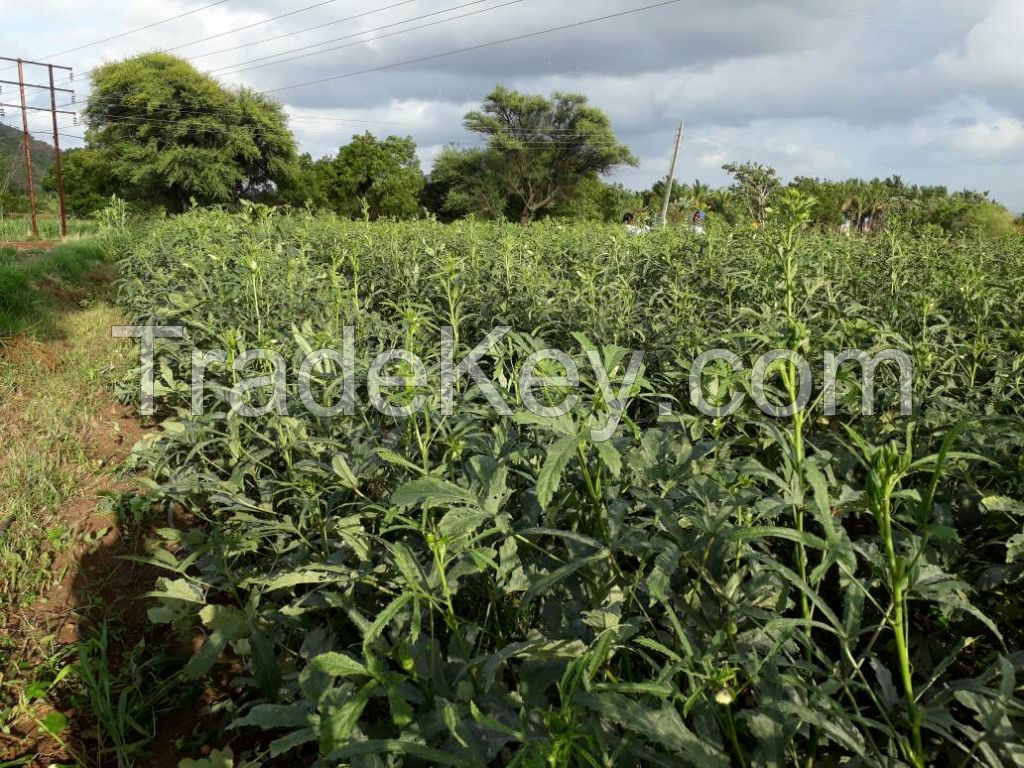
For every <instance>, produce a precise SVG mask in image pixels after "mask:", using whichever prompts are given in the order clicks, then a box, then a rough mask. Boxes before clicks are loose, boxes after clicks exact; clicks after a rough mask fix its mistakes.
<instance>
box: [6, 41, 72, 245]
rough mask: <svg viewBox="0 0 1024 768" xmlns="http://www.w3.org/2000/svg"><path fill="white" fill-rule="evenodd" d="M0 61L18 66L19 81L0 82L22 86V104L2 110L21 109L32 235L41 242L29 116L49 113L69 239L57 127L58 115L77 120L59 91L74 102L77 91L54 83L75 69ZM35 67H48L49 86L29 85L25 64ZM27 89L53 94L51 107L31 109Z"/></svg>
mask: <svg viewBox="0 0 1024 768" xmlns="http://www.w3.org/2000/svg"><path fill="white" fill-rule="evenodd" d="M0 61H10V62H14V63H16V64H17V65H18V79H17V81H14V80H0V83H3V84H6V85H16V86H18V93H19V95H20V96H21V103H20V104H6V103H4V102H0V107H14V108H16V109H20V110H21V127H22V134H23V139H22V143H23V144H24V145H25V177H26V179H27V180H28V200H29V208H30V211H31V215H32V236H33V237H34V238H35V239H36V240H38V239H39V222H38V219H37V217H36V188H35V182H34V180H33V178H32V134H31V132H30V131H29V129H28V113H29V112H30V111H31V112H49V113H50V115H51V117H52V118H53V151H54V171H55V174H56V177H57V197H58V199H59V201H60V233H61V237H62V238H64V237H67V236H68V222H67V211H66V209H65V206H64V169H63V165H62V163H61V156H60V135H59V131H58V125H57V115H71V116H72V117H77V115H76V114H75V113H74V112H68V111H66V110H61V109H57V91H61V92H62V93H69V94H71V99H72V101H74V98H75V92H74V91H72V90H70V89H69V88H57V87H56V86H55V85H54V81H53V70H55V69H62V70H64V71H66V72H71V71H72V70H71V67H62V66H60V65H59V64H46V63H44V62H41V61H25V60H23V59H12V58H8V57H7V56H0ZM26 64H28V65H30V66H35V67H46V68H47V71H48V72H49V75H50V83H49V85H36V84H34V83H26V82H25V69H24V67H25V65H26ZM26 88H39V89H41V90H44V91H49V92H50V106H49V107H48V108H46V107H30V106H28V102H27V100H26V98H25V89H26Z"/></svg>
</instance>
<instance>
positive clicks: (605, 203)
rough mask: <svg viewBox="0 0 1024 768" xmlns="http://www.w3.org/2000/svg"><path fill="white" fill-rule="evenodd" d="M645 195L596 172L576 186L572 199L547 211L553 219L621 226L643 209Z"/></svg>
mask: <svg viewBox="0 0 1024 768" xmlns="http://www.w3.org/2000/svg"><path fill="white" fill-rule="evenodd" d="M643 208H644V200H643V196H642V195H641V194H640V193H638V192H633V191H632V190H629V189H626V187H624V186H623V185H622V184H609V183H607V182H606V181H604V180H603V179H601V177H600V176H598V175H597V174H596V173H595V174H592V175H591V176H589V177H587V178H586V179H584V180H583V181H581V182H580V184H579V185H578V186H577V187H576V191H575V193H574V194H573V195H572V197H570V198H568V199H567V200H565V201H564V202H561V203H558V204H557V205H555V206H552V207H551V208H548V209H547V212H548V214H549V215H551V216H552V217H564V218H567V219H573V220H576V221H603V222H606V223H613V222H615V223H617V222H620V221H622V216H623V214H625V213H635V212H639V211H641V210H643Z"/></svg>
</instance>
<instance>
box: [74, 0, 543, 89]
mask: <svg viewBox="0 0 1024 768" xmlns="http://www.w3.org/2000/svg"><path fill="white" fill-rule="evenodd" d="M486 2H489V0H471V1H470V2H466V3H462V4H460V5H454V6H450V7H448V8H442V9H441V10H439V11H432V12H430V13H425V14H420V15H419V16H413V17H411V18H408V19H403V20H402V21H396V22H392V23H391V24H384V25H382V26H379V27H374V28H372V29H366V30H363V31H361V32H353V33H351V34H348V35H343V36H341V37H336V38H331V39H329V40H324V41H322V42H319V43H311V44H310V45H304V46H299V47H298V48H293V49H291V50H288V51H280V52H278V53H274V54H270V55H268V56H259V57H257V58H254V59H248V60H246V61H240V62H236V63H234V64H229V65H225V66H223V67H217V68H214V69H211V70H209V71H208V74H215V73H218V72H221V71H222V70H226V69H230V70H232V71H231V72H223V74H224V75H233V74H237V73H238V72H243V71H248V70H249V69H259V68H261V67H266V66H271V65H272V64H283V63H286V62H288V61H295V60H296V59H301V58H307V57H309V56H316V55H319V54H321V53H328V52H330V51H337V50H341V49H343V48H351V47H354V46H357V45H366V44H367V43H372V42H375V41H377V40H383V39H385V38H388V37H396V36H399V35H404V34H406V33H408V32H415V31H417V30H421V29H426V28H428V27H433V26H438V25H440V24H446V23H448V22H451V21H458V20H459V19H464V18H467V17H469V16H474V15H477V14H480V13H488V12H490V11H496V10H499V9H500V8H504V7H506V6H509V5H515V4H517V3H520V2H523V0H510V1H509V2H505V3H502V4H500V5H496V6H491V7H488V8H482V9H480V10H477V11H472V12H469V13H464V14H459V15H456V16H452V17H451V18H448V19H440V20H438V21H434V22H431V23H429V24H422V25H420V26H418V27H411V28H409V29H402V30H398V31H396V32H391V33H389V34H386V35H378V36H377V37H372V38H368V39H366V40H357V41H354V42H352V43H348V44H346V45H341V46H336V47H334V48H329V49H325V50H323V51H313V52H311V53H306V54H302V55H299V56H294V57H291V58H286V59H280V60H278V61H271V62H268V63H266V64H257V65H256V66H253V67H247V66H246V65H248V64H254V63H255V62H260V61H267V59H277V58H278V57H281V56H288V54H291V53H295V52H296V51H304V50H308V49H310V48H317V47H320V46H323V45H328V44H330V43H335V42H338V41H340V40H350V39H352V38H354V37H359V36H361V35H368V34H370V33H372V32H379V31H381V30H384V29H390V28H391V27H396V26H399V25H401V24H409V23H411V22H414V21H420V20H422V19H426V18H430V17H432V16H438V15H440V14H442V13H450V12H451V11H457V10H460V9H462V8H468V7H469V6H473V5H480V4H481V3H486ZM404 4H405V3H397V4H396V5H404ZM393 7H395V5H391V6H385V7H384V8H378V9H376V10H373V11H367V12H366V13H363V14H358V15H357V16H352V17H349V19H340V20H339V21H348V20H351V19H355V18H360V17H363V16H368V15H370V14H373V13H378V12H380V11H382V10H387V9H389V8H393ZM331 23H336V22H331ZM321 26H327V25H321ZM286 36H287V35H282V36H280V37H286ZM275 39H277V38H270V39H269V40H261V41H256V42H255V43H251V44H247V45H243V46H236V47H235V48H229V49H225V50H224V51H214V52H213V53H210V54H201V55H199V56H194V57H192V58H189V59H188V61H194V60H195V59H199V58H203V57H204V56H208V55H214V54H215V53H224V52H226V51H230V50H235V49H237V48H245V47H249V45H262V44H263V43H266V42H271V41H273V40H275ZM236 68H240V69H236ZM92 71H95V70H92ZM83 100H84V99H76V100H75V101H71V102H68V103H67V104H64V105H62V106H65V107H67V106H71V105H73V104H78V103H81V102H82V101H83ZM100 103H103V102H102V101H101V102H100Z"/></svg>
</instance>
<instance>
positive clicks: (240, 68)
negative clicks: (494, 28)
mask: <svg viewBox="0 0 1024 768" xmlns="http://www.w3.org/2000/svg"><path fill="white" fill-rule="evenodd" d="M488 1H489V0H471V2H468V3H462V4H460V5H454V6H451V7H450V8H442V9H441V10H439V11H433V12H431V13H424V14H422V15H420V16H413V17H412V18H410V19H403V20H402V21H396V22H393V23H391V24H384V25H383V26H380V27H374V28H373V29H366V30H363V31H362V32H353V33H352V34H348V35H342V36H341V37H335V38H331V39H330V40H324V41H323V42H320V43H311V44H309V45H302V46H299V47H298V48H292V49H291V50H289V51H281V52H279V53H273V54H270V55H268V56H260V57H258V58H255V59H249V60H248V61H240V62H238V63H236V64H228V65H225V66H223V67H217V68H215V69H211V70H210V72H211V73H216V72H221V71H222V70H225V69H229V70H231V71H230V72H224V74H225V75H235V74H238V73H239V72H248V71H249V70H251V69H260V68H262V67H268V66H270V65H272V64H284V63H286V62H289V61H296V60H298V59H305V58H308V57H310V56H318V55H320V54H322V53H330V52H331V51H340V50H341V49H343V48H351V47H352V46H355V45H365V44H366V43H372V42H375V41H377V40H383V39H384V38H387V37H395V36H396V35H404V34H406V33H408V32H415V31H417V30H420V29H427V28H428V27H434V26H437V25H439V24H446V23H448V22H449V21H456V20H458V19H464V18H466V17H468V16H475V15H476V14H479V13H488V12H490V11H496V10H498V9H499V8H504V7H506V6H508V5H515V4H516V3H520V2H522V1H523V0H512V1H511V2H507V3H502V4H500V5H495V6H491V7H489V8H481V9H480V10H477V11H472V12H470V13H463V14H460V15H458V16H452V17H451V18H450V19H440V20H439V21H433V22H431V23H429V24H422V25H420V26H418V27H411V28H409V29H401V30H398V31H397V32H391V33H389V34H386V35H378V36H377V37H373V38H370V39H368V40H357V41H356V42H354V43H349V44H347V45H339V46H336V47H333V48H325V49H324V50H322V51H312V52H310V53H304V54H301V55H299V56H290V57H289V58H286V59H281V60H279V61H271V62H268V63H267V64H257V65H256V66H252V67H250V66H246V65H248V64H253V63H254V62H258V61H266V60H267V59H276V58H277V57H279V56H288V55H289V54H292V53H296V52H298V51H307V50H309V49H310V48H319V47H320V46H322V45H328V44H330V43H336V42H339V41H341V40H351V39H352V38H353V37H359V36H360V35H368V34H370V33H371V32H380V31H381V30H383V29H390V28H391V27H397V26H398V25H400V24H408V23H410V22H413V21H420V20H421V19H427V18H430V17H431V16H439V15H441V14H442V13H449V12H451V11H457V10H461V9H462V8H468V7H470V6H472V5H480V4H481V3H486V2H488ZM236 68H237V69H236Z"/></svg>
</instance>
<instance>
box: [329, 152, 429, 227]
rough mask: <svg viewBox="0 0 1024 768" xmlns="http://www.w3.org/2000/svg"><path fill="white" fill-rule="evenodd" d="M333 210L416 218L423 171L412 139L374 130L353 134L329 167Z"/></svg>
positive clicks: (351, 214) (353, 214)
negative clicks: (380, 134) (381, 134)
mask: <svg viewBox="0 0 1024 768" xmlns="http://www.w3.org/2000/svg"><path fill="white" fill-rule="evenodd" d="M330 171H331V184H330V187H329V191H328V200H329V202H330V206H331V209H332V210H334V211H335V212H336V213H338V214H340V215H342V216H345V217H348V218H360V217H362V216H363V214H364V210H365V213H366V215H368V216H369V217H370V218H371V219H379V218H382V217H389V218H399V219H406V218H414V217H415V216H416V215H417V213H418V211H419V197H420V193H421V192H422V190H423V184H424V180H423V173H422V172H421V171H420V163H419V159H418V158H417V157H416V143H415V142H414V141H413V140H412V139H411V138H400V137H398V136H389V137H388V138H386V139H384V140H383V141H378V140H377V138H376V137H374V136H373V135H372V134H371V133H369V132H367V133H364V134H362V135H359V136H353V137H352V141H351V142H350V143H349V144H347V145H345V146H344V147H342V148H341V149H340V150H338V155H337V157H336V158H335V159H334V160H333V161H332V163H331V166H330Z"/></svg>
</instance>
